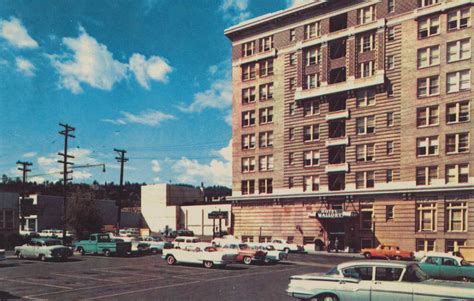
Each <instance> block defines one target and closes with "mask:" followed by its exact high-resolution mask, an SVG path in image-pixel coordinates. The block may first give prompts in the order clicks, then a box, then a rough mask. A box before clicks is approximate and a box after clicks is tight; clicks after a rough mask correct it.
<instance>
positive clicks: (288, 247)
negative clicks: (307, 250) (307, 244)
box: [271, 238, 304, 253]
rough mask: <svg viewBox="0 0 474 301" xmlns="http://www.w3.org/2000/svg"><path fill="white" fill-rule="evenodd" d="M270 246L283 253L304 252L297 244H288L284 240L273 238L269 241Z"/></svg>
mask: <svg viewBox="0 0 474 301" xmlns="http://www.w3.org/2000/svg"><path fill="white" fill-rule="evenodd" d="M271 244H272V245H273V246H274V247H275V249H277V250H280V251H285V252H286V253H289V252H301V251H304V247H303V246H300V245H297V244H290V243H288V241H286V240H284V239H279V238H275V239H273V240H272V241H271Z"/></svg>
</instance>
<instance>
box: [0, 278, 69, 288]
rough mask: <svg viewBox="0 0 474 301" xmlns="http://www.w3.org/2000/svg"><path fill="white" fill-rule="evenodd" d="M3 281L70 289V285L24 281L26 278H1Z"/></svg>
mask: <svg viewBox="0 0 474 301" xmlns="http://www.w3.org/2000/svg"><path fill="white" fill-rule="evenodd" d="M3 280H4V281H9V282H16V283H22V284H33V285H38V286H48V287H54V288H62V289H66V290H72V289H73V288H72V287H69V286H62V285H54V284H46V283H40V282H32V281H26V280H17V279H3Z"/></svg>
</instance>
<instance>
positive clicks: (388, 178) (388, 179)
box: [385, 169, 393, 183]
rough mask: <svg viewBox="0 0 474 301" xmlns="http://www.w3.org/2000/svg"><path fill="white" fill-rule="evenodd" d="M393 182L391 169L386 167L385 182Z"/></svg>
mask: <svg viewBox="0 0 474 301" xmlns="http://www.w3.org/2000/svg"><path fill="white" fill-rule="evenodd" d="M392 182H393V169H387V170H386V171H385V183H392Z"/></svg>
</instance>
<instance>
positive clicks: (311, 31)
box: [304, 21, 321, 40]
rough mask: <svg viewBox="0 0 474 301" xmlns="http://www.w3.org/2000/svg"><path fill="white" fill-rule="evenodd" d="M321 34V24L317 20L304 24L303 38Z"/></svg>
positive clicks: (306, 38)
mask: <svg viewBox="0 0 474 301" xmlns="http://www.w3.org/2000/svg"><path fill="white" fill-rule="evenodd" d="M320 34H321V26H320V23H319V21H318V22H313V23H310V24H306V25H305V26H304V38H305V40H308V39H312V38H315V37H318V36H319V35H320Z"/></svg>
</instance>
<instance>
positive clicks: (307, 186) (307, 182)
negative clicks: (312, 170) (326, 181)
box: [303, 176, 319, 191]
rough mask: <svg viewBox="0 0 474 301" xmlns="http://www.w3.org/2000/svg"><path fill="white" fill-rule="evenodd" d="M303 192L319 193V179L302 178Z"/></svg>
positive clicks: (314, 177) (315, 177)
mask: <svg viewBox="0 0 474 301" xmlns="http://www.w3.org/2000/svg"><path fill="white" fill-rule="evenodd" d="M303 191H319V177H318V176H304V177H303Z"/></svg>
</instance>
